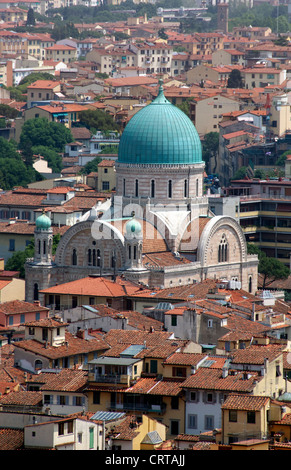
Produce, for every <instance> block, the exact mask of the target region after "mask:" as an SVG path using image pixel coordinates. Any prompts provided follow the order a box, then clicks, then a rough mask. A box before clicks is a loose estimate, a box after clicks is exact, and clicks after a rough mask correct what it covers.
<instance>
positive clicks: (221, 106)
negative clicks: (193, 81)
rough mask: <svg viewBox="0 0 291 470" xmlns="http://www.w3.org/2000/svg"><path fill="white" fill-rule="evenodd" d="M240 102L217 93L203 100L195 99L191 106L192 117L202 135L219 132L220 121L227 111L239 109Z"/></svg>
mask: <svg viewBox="0 0 291 470" xmlns="http://www.w3.org/2000/svg"><path fill="white" fill-rule="evenodd" d="M239 110H240V102H239V101H238V100H235V99H231V98H227V97H226V96H224V95H216V96H213V97H208V98H204V99H201V100H193V101H192V102H191V107H190V117H191V120H192V122H193V123H194V125H195V127H196V129H197V132H198V133H199V134H200V135H204V134H207V133H208V132H219V123H220V121H221V120H222V116H223V114H225V113H229V112H233V111H239Z"/></svg>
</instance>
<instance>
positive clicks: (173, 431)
mask: <svg viewBox="0 0 291 470" xmlns="http://www.w3.org/2000/svg"><path fill="white" fill-rule="evenodd" d="M179 424H180V423H179V421H178V420H177V419H172V420H171V424H170V429H171V434H172V435H177V434H179V427H180V426H179Z"/></svg>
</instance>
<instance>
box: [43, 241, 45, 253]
mask: <svg viewBox="0 0 291 470" xmlns="http://www.w3.org/2000/svg"><path fill="white" fill-rule="evenodd" d="M43 254H44V255H45V254H46V241H45V240H44V241H43Z"/></svg>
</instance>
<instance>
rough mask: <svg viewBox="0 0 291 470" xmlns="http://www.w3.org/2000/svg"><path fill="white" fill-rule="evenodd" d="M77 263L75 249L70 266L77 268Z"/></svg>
mask: <svg viewBox="0 0 291 470" xmlns="http://www.w3.org/2000/svg"><path fill="white" fill-rule="evenodd" d="M77 262H78V259H77V250H76V248H74V249H73V254H72V265H73V266H77Z"/></svg>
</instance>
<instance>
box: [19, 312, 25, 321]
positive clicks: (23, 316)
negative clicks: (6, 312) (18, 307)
mask: <svg viewBox="0 0 291 470" xmlns="http://www.w3.org/2000/svg"><path fill="white" fill-rule="evenodd" d="M24 322H25V314H24V313H22V314H21V315H20V323H24Z"/></svg>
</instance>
